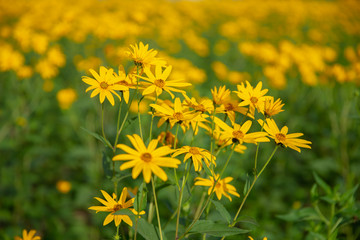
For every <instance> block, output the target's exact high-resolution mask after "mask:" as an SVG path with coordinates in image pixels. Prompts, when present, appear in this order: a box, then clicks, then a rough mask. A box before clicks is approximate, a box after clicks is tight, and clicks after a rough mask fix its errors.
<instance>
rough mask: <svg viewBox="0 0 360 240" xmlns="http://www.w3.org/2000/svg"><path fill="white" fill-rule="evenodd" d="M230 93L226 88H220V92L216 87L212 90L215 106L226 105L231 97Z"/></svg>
mask: <svg viewBox="0 0 360 240" xmlns="http://www.w3.org/2000/svg"><path fill="white" fill-rule="evenodd" d="M230 93H231V91H230V90H229V89H226V86H222V87H219V90H218V89H217V88H216V87H214V89H211V94H212V97H213V103H214V105H220V104H222V103H224V101H225V100H227V99H228V98H229V97H230Z"/></svg>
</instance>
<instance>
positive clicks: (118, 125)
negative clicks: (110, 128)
mask: <svg viewBox="0 0 360 240" xmlns="http://www.w3.org/2000/svg"><path fill="white" fill-rule="evenodd" d="M123 101H124V98H123V99H122V101H121V102H120V107H119V113H118V118H117V124H116V137H115V143H114V148H113V152H114V154H115V151H116V145H117V142H118V140H119V136H120V134H118V132H119V129H120V118H121V108H122V104H123Z"/></svg>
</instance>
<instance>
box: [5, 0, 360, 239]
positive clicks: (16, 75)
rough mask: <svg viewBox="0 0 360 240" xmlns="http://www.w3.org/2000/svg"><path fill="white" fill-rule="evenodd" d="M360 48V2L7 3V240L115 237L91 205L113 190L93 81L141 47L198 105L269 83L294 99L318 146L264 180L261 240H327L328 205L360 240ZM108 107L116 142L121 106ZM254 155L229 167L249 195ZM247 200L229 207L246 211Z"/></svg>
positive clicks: (290, 115)
mask: <svg viewBox="0 0 360 240" xmlns="http://www.w3.org/2000/svg"><path fill="white" fill-rule="evenodd" d="M359 40H360V3H359V2H358V1H340V0H339V1H320V0H319V1H250V0H245V1H215V0H208V1H206V0H203V1H165V0H153V1H146V0H144V1H130V0H122V1H115V0H103V1H97V0H86V1H85V0H79V1H70V0H59V1H47V0H32V1H27V0H14V1H11V3H10V2H9V1H4V0H0V239H4V240H8V239H13V238H14V236H16V235H20V234H21V231H22V229H28V230H29V229H36V230H37V232H38V234H39V235H41V236H42V237H43V239H49V240H50V239H51V240H60V239H79V240H80V239H111V237H112V235H113V234H114V229H113V226H110V225H112V224H110V225H109V226H107V227H102V222H103V215H100V214H98V215H95V214H94V213H91V212H90V211H89V210H88V207H90V206H92V205H94V204H97V203H96V202H95V201H94V199H93V197H94V196H98V197H99V196H100V191H99V190H100V189H111V186H112V183H111V182H110V181H109V180H108V179H107V178H106V174H105V173H104V171H103V167H102V164H103V162H102V151H104V147H103V145H102V144H101V142H99V141H97V140H96V139H95V138H93V137H91V136H90V135H89V134H88V133H87V132H86V131H84V130H82V128H85V129H88V130H90V131H93V132H98V133H100V132H101V125H100V113H101V106H100V104H99V102H98V100H97V99H96V98H94V99H90V97H89V94H86V93H85V89H86V87H87V86H86V84H84V83H83V82H82V81H81V76H85V75H89V72H88V70H89V69H90V68H92V69H94V70H96V71H98V69H99V67H100V66H105V67H112V68H114V69H115V70H117V68H118V66H119V65H120V64H124V65H125V68H127V67H129V66H130V65H131V64H132V63H131V61H130V60H129V59H128V57H127V56H126V55H125V51H127V50H128V48H129V45H130V44H134V43H138V42H139V41H143V42H144V43H145V44H149V46H150V48H153V49H155V50H158V51H159V54H158V56H160V57H162V58H164V59H166V60H167V61H168V63H169V64H171V65H173V72H172V76H171V77H172V78H184V79H186V80H187V81H188V82H190V83H192V84H193V88H192V89H191V90H190V91H189V95H191V96H194V97H199V96H207V97H210V90H209V89H210V88H213V87H214V86H217V87H218V86H222V85H226V86H228V87H229V88H230V89H231V90H236V84H239V83H241V82H243V81H245V80H248V81H249V82H250V83H251V84H252V85H253V86H255V85H256V83H257V82H259V81H262V82H263V84H264V87H265V88H268V89H269V94H270V95H272V96H275V97H276V98H277V97H280V98H281V99H282V100H283V102H284V103H285V106H284V109H285V111H284V112H282V113H280V114H279V116H278V117H277V122H279V123H281V124H283V125H287V126H288V127H289V129H290V132H302V133H304V135H305V137H304V138H305V139H307V140H310V141H311V142H312V149H311V150H303V151H302V153H301V154H299V153H297V152H295V151H292V150H289V149H282V150H281V151H278V153H277V154H276V156H275V158H274V161H272V162H271V165H270V166H269V168H268V169H267V171H265V172H264V175H263V177H262V178H261V179H260V180H259V182H257V185H256V186H255V190H254V192H252V194H251V195H250V197H249V199H248V201H247V203H246V206H245V209H244V211H243V214H244V216H249V217H251V218H253V219H256V221H257V223H256V224H252V226H251V230H252V232H251V233H250V234H251V235H252V236H253V237H254V239H255V238H256V239H260V238H261V239H262V237H264V236H267V237H268V239H326V237H324V236H326V232H327V231H328V230H327V224H326V223H325V222H326V221H323V222H322V220H321V217H319V211H318V210H319V209H320V212H322V213H323V214H324V216H325V217H326V218H329V222H330V223H332V225H331V226H335V229H336V231H338V235H337V236H338V237H337V238H336V239H347V240H348V239H353V240H355V239H359V234H360V224H359V221H358V218H359V217H360V213H359V200H360V198H359V196H360V194H359V191H358V190H357V185H358V184H359V177H360V161H359V159H360V147H359V146H360V128H359V125H360V124H359V123H360V121H359V120H360V104H359V95H360V89H359V85H360V41H359ZM107 107H108V109H109V110H108V111H107V114H106V121H108V123H109V125H108V126H106V132H107V134H108V136H109V138H110V139H111V138H112V137H114V136H115V134H114V130H115V128H114V127H113V126H114V125H115V121H116V108H110V104H108V103H107ZM143 108H144V109H141V111H142V112H147V111H148V110H149V109H148V108H147V105H146V104H144V107H143ZM133 109H134V111H137V109H136V108H133ZM134 129H136V126H133V125H130V127H129V128H128V129H127V130H126V131H125V132H124V134H123V136H121V138H120V139H125V135H126V134H129V133H132V132H133V131H134ZM268 151H271V150H266V149H265V150H264V152H265V153H267V152H268ZM253 154H254V153H253V151H251V150H249V151H247V152H246V153H245V154H244V155H241V158H240V157H239V160H238V161H234V162H233V164H234V167H232V168H231V169H232V170H231V171H229V172H228V174H230V175H231V176H233V177H234V178H235V180H234V182H236V183H233V184H234V185H235V186H236V188H237V189H238V191H239V192H240V194H241V195H243V193H242V189H243V188H244V184H245V181H246V175H247V174H250V175H251V171H252V163H251V161H245V160H246V159H249V158H253ZM264 155H265V156H268V155H266V154H264ZM239 156H240V155H239ZM126 181H128V183H127V184H130V185H131V179H128V180H125V183H126ZM125 183H121V184H123V185H125ZM135 186H136V184H134V183H133V187H135ZM238 201H239V200H238ZM238 201H234V200H233V201H232V202H231V203H230V202H228V201H227V200H224V204H226V206H227V208H228V211H229V212H231V213H232V214H233V215H234V213H235V212H236V210H237V207H238V205H239V202H238ZM332 209H334V211H332ZM164 211H166V209H164ZM324 232H325V233H324ZM198 237H199V238H200V236H198ZM193 239H197V238H196V236H194V238H193ZM229 239H247V235H242V236H241V235H240V236H236V237H233V238H229Z"/></svg>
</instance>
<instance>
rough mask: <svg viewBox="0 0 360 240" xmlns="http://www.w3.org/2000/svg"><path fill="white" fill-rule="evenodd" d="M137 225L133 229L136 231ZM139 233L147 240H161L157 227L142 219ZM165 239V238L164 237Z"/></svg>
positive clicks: (139, 222)
mask: <svg viewBox="0 0 360 240" xmlns="http://www.w3.org/2000/svg"><path fill="white" fill-rule="evenodd" d="M134 226H135V224H133V228H134V229H135V227H134ZM137 231H138V233H140V235H141V236H143V237H144V238H145V239H146V240H159V239H160V233H159V230H158V228H157V227H155V226H154V225H152V224H150V223H148V222H147V221H146V220H145V219H142V218H140V219H139V221H138V228H137ZM163 239H165V236H164V235H163Z"/></svg>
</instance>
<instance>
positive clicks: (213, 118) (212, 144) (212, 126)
mask: <svg viewBox="0 0 360 240" xmlns="http://www.w3.org/2000/svg"><path fill="white" fill-rule="evenodd" d="M215 114H216V104H214V111H213V114H212V121H211V135H212V136H211V144H210V153H211V161H210V166H209V168H210V169H211V170H214V169H213V168H214V165H213V164H212V163H213V160H214V159H213V157H214V144H215V138H214V128H215Z"/></svg>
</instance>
